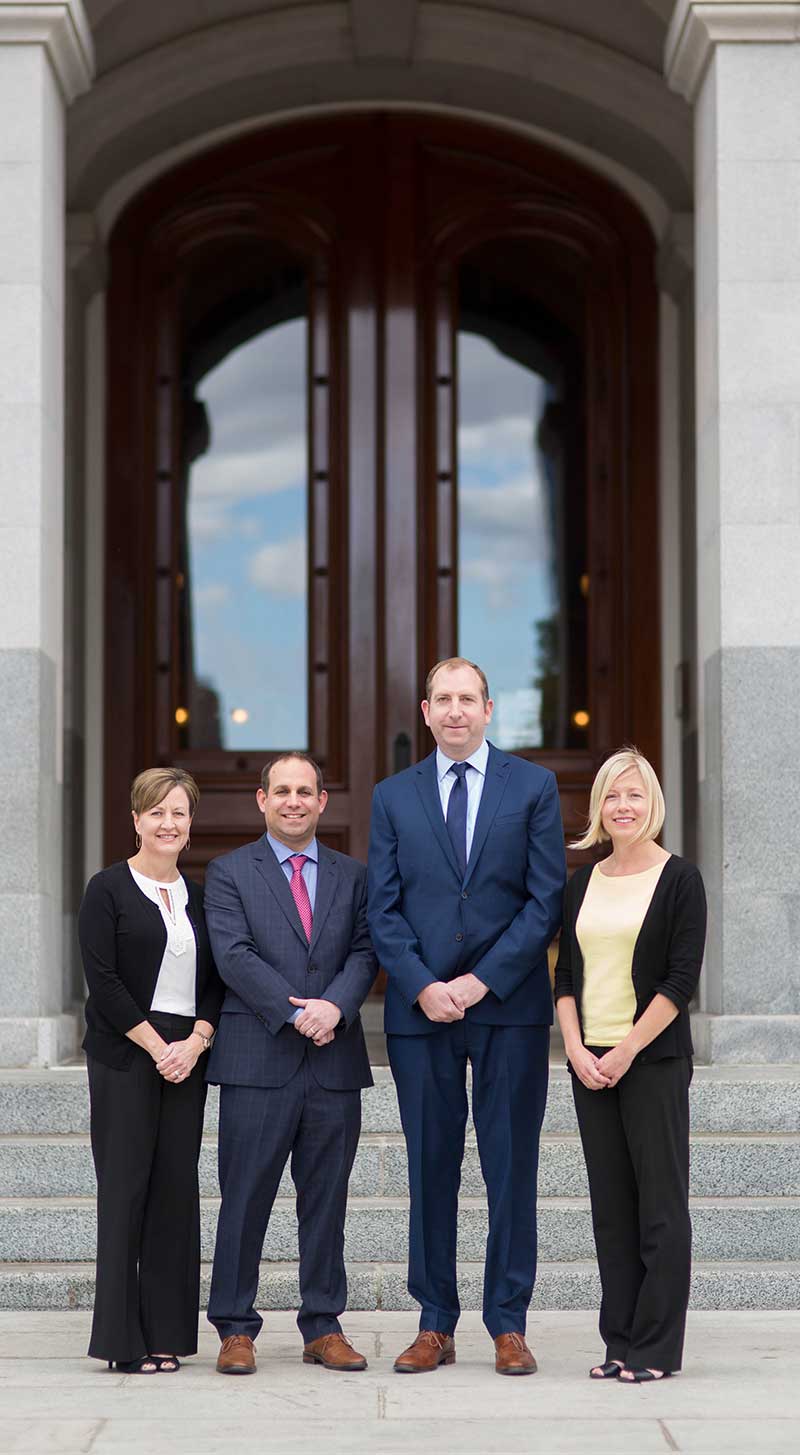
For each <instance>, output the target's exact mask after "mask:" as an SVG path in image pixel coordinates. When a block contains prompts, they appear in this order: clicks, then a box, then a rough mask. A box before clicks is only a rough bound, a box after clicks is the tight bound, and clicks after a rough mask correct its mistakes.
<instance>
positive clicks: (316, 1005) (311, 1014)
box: [289, 995, 342, 1046]
mask: <svg viewBox="0 0 800 1455" xmlns="http://www.w3.org/2000/svg"><path fill="white" fill-rule="evenodd" d="M289 1001H290V1003H291V1004H292V1005H297V1006H300V1008H301V1011H302V1014H301V1015H299V1016H298V1017H297V1020H296V1021H295V1022H294V1028H295V1030H296V1031H299V1032H300V1034H301V1036H308V1038H309V1040H311V1041H313V1042H314V1045H315V1046H327V1044H328V1042H329V1041H332V1040H333V1034H334V1031H335V1030H336V1027H337V1026H338V1024H339V1022H340V1020H341V1019H342V1012H341V1011H340V1009H339V1007H338V1005H334V1003H333V1001H332V1000H308V999H302V998H301V997H300V996H299V995H290V996H289Z"/></svg>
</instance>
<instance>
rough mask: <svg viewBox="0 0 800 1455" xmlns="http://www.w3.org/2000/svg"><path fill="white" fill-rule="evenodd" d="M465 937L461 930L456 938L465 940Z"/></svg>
mask: <svg viewBox="0 0 800 1455" xmlns="http://www.w3.org/2000/svg"><path fill="white" fill-rule="evenodd" d="M463 938H464V936H463V935H462V933H461V931H460V930H459V932H458V934H457V935H456V939H457V940H463Z"/></svg>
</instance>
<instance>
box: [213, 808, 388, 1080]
mask: <svg viewBox="0 0 800 1455" xmlns="http://www.w3.org/2000/svg"><path fill="white" fill-rule="evenodd" d="M366 902H367V871H366V869H365V867H364V865H363V864H359V863H358V862H357V860H355V859H351V858H349V857H348V856H347V855H346V854H338V853H336V852H335V851H334V850H333V849H327V848H325V846H324V845H323V844H320V845H319V864H318V869H317V892H316V899H315V904H314V924H313V930H312V935H311V943H310V944H309V942H308V941H307V940H306V936H305V932H304V930H303V927H302V925H301V923H300V916H299V914H298V913H297V908H296V905H295V902H294V900H293V898H292V893H291V890H290V888H289V884H288V881H287V879H286V875H285V874H284V872H283V870H282V869H281V867H280V864H279V863H278V860H277V859H276V857H275V855H274V853H273V852H272V849H271V848H270V846H269V842H268V840H267V836H266V834H263V835H262V837H261V838H260V839H258V840H257V842H256V843H254V844H246V845H245V846H244V847H243V848H241V849H234V851H233V853H231V854H224V855H223V856H222V857H221V858H219V859H213V860H212V861H211V863H210V864H209V866H208V869H207V871H206V889H205V915H206V924H207V926H208V933H209V938H210V940H211V947H212V949H213V951H214V959H215V960H216V963H217V969H218V970H219V973H220V976H221V977H222V980H223V981H224V983H225V985H226V987H227V989H226V994H225V1000H224V1001H223V1005H222V1014H221V1016H220V1022H219V1029H218V1030H217V1034H216V1037H215V1039H214V1043H213V1046H212V1048H211V1053H210V1056H209V1063H208V1070H207V1073H206V1079H207V1080H208V1081H210V1082H212V1083H214V1084H215V1085H216V1084H219V1083H225V1084H232V1085H236V1086H284V1085H285V1084H286V1082H287V1081H288V1080H289V1079H290V1077H291V1076H293V1075H294V1073H295V1072H296V1070H297V1068H298V1066H299V1065H300V1062H301V1061H302V1059H303V1057H304V1056H308V1058H309V1064H310V1068H311V1070H312V1072H313V1075H314V1077H315V1079H316V1080H317V1082H318V1083H319V1085H320V1086H323V1087H325V1088H327V1089H328V1090H330V1091H350V1090H356V1089H357V1088H359V1087H362V1086H371V1085H372V1076H371V1074H370V1069H369V1058H368V1056H367V1048H366V1044H365V1042H364V1033H363V1030H362V1028H361V1017H360V1015H359V1009H360V1007H361V1004H362V1002H363V1000H364V999H365V997H366V995H367V994H368V992H369V989H370V986H371V985H372V982H373V981H374V979H375V976H376V974H377V969H378V965H377V960H376V958H375V953H374V951H373V949H372V943H371V941H370V937H369V930H368V929H367V912H366ZM290 995H298V996H313V997H320V998H322V999H324V1000H331V1001H333V1002H334V1004H336V1005H338V1007H339V1009H340V1010H341V1012H342V1021H341V1023H340V1024H339V1027H338V1029H337V1031H336V1034H335V1036H334V1039H333V1040H332V1041H331V1042H330V1043H329V1044H328V1045H327V1046H315V1045H314V1044H313V1042H312V1041H310V1040H309V1039H308V1038H307V1037H305V1036H302V1035H300V1033H299V1032H298V1031H296V1030H295V1029H294V1027H293V1026H290V1025H287V1024H286V1018H287V1016H289V1015H291V1013H292V1010H293V1009H294V1007H293V1006H292V1005H291V1004H290V1003H289V996H290Z"/></svg>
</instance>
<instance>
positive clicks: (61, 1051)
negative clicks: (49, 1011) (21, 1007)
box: [0, 1012, 80, 1067]
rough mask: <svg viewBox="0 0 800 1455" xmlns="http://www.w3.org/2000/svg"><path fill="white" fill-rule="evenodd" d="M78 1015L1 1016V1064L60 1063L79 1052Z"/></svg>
mask: <svg viewBox="0 0 800 1455" xmlns="http://www.w3.org/2000/svg"><path fill="white" fill-rule="evenodd" d="M79 1038H80V1018H79V1017H78V1016H77V1015H73V1014H70V1013H68V1012H67V1013H65V1014H63V1015H43V1016H16V1017H12V1016H2V1017H0V1066H3V1067H12V1066H19V1067H29V1066H31V1067H40V1066H57V1065H58V1064H59V1062H61V1061H69V1060H71V1058H72V1057H73V1056H75V1055H77V1052H78V1046H79Z"/></svg>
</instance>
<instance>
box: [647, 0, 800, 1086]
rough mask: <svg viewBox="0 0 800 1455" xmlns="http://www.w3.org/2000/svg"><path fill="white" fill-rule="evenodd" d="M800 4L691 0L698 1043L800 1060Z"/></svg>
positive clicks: (676, 31) (677, 17)
mask: <svg viewBox="0 0 800 1455" xmlns="http://www.w3.org/2000/svg"><path fill="white" fill-rule="evenodd" d="M799 35H800V5H797V4H768V5H767V4H763V5H762V4H743V3H737V4H728V3H722V0H705V3H702V4H696V3H692V0H679V3H678V5H677V6H676V9H675V13H674V15H673V19H672V24H671V27H670V32H669V36H668V40H667V50H666V72H667V77H668V80H669V83H670V85H671V86H672V87H673V89H675V90H677V91H680V92H681V93H682V94H683V95H684V96H685V98H686V99H687V101H689V102H690V103H691V104H693V105H694V108H695V191H696V204H695V219H696V225H695V261H696V272H695V312H696V369H697V395H696V402H697V607H698V676H699V681H698V709H699V710H698V773H699V780H700V781H699V824H698V839H699V857H700V862H701V865H702V868H703V871H704V874H705V877H706V884H707V887H708V890H709V903H710V911H711V925H710V935H709V943H708V952H707V957H706V967H705V975H704V989H703V999H702V1001H701V1004H702V1006H703V1011H704V1014H701V1015H700V1016H698V1017H697V1018H696V1021H697V1024H696V1032H697V1036H696V1039H697V1042H698V1050H699V1051H700V1054H701V1055H704V1056H705V1057H707V1058H708V1059H710V1060H714V1061H728V1062H737V1061H738V1062H780V1061H800V769H799V768H798V757H799V756H800V755H799V753H798V738H799V737H800V45H799V44H798V43H797V38H798V36H799Z"/></svg>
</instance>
